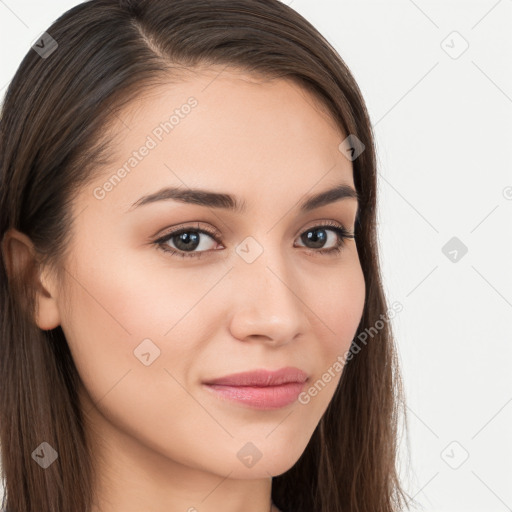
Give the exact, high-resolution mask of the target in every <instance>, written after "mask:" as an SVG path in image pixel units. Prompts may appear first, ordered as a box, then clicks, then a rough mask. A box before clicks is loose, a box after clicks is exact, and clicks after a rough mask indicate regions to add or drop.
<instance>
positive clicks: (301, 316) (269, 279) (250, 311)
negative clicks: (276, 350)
mask: <svg viewBox="0 0 512 512" xmlns="http://www.w3.org/2000/svg"><path fill="white" fill-rule="evenodd" d="M229 276H230V280H231V285H232V288H231V289H232V299H231V303H232V304H231V308H230V312H231V313H230V319H229V326H230V331H231V334H232V335H233V336H234V337H235V338H237V339H239V340H244V341H249V340H251V339H253V340H260V341H265V342H266V343H267V344H273V345H284V344H287V343H291V342H292V341H293V340H294V339H296V338H297V337H299V336H301V335H303V334H304V333H305V331H306V328H307V322H308V317H307V311H308V308H307V305H306V304H305V302H304V295H305V290H303V289H302V290H301V288H300V279H299V278H298V275H297V274H296V272H294V269H293V267H291V265H290V264H289V263H287V262H286V261H285V260H284V257H283V255H282V254H279V251H278V250H273V251H272V252H271V251H270V250H267V249H266V250H265V251H264V252H263V253H262V254H261V256H260V257H259V258H257V259H256V260H255V261H253V262H252V263H247V262H246V261H244V260H243V259H240V260H237V261H236V263H235V268H234V269H233V270H232V271H231V272H230V273H229Z"/></svg>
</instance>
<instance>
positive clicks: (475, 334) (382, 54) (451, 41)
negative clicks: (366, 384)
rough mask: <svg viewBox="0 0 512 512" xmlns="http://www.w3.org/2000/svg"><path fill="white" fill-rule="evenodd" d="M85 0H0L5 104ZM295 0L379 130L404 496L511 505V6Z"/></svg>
mask: <svg viewBox="0 0 512 512" xmlns="http://www.w3.org/2000/svg"><path fill="white" fill-rule="evenodd" d="M78 3H80V2H77V1H72V0H51V1H44V2H41V1H40V0H38V1H36V0H31V1H28V0H0V62H1V67H0V88H1V89H0V95H1V97H2V98H3V95H4V93H5V86H6V85H7V83H8V82H9V81H10V80H11V78H12V76H13V75H14V73H15V71H16V69H17V67H18V65H19V63H20V62H21V60H22V58H23V56H24V55H25V54H26V52H28V51H32V50H30V47H31V45H32V44H34V42H35V40H36V38H37V37H38V36H39V35H40V34H41V33H43V32H45V31H46V29H47V28H48V27H49V26H50V24H51V23H52V22H53V21H54V20H55V19H56V18H57V17H58V16H59V15H60V14H62V13H63V12H65V11H66V10H68V9H69V8H71V7H72V6H74V5H77V4H78ZM287 3H289V4H290V5H291V7H293V8H294V9H295V10H297V11H298V12H299V13H301V14H302V15H303V16H305V17H306V18H307V19H308V20H309V21H311V22H312V23H313V25H315V26H316V27H317V28H318V29H319V30H320V32H322V33H323V34H324V36H325V37H326V38H327V39H328V40H329V41H330V42H331V44H332V45H333V46H334V47H335V48H336V50H337V51H338V52H339V54H340V55H341V56H342V58H343V59H344V60H345V62H346V63H347V65H348V66H349V68H350V70H351V71H352V73H353V74H354V76H355V78H356V80H357V82H358V84H359V86H360V88H361V90H362V92H363V95H364V97H365V100H366V103H367V106H368V109H369V112H370V116H371V120H372V124H373V126H374V130H375V136H376V142H377V152H378V170H379V189H378V194H379V231H380V235H379V238H380V256H381V265H382V272H383V275H384V281H385V287H386V294H387V297H388V300H389V302H390V304H391V303H392V302H394V301H399V302H400V303H401V304H402V306H403V310H402V311H401V312H400V313H399V314H398V315H397V316H396V317H395V318H394V319H393V322H392V325H393V329H394V332H395V334H396V338H397V344H398V348H399V351H400V359H401V363H402V372H403V375H404V383H405V389H406V397H407V411H408V414H409V424H408V427H409V440H408V444H409V450H410V458H411V464H410V465H408V464H407V460H406V458H405V457H402V461H403V462H402V465H401V473H402V477H403V481H404V484H405V487H406V490H407V491H408V492H409V494H411V495H412V496H414V497H415V499H416V500H417V501H418V502H419V503H420V504H421V506H422V507H423V510H425V511H427V512H441V511H443V512H445V511H450V512H469V511H479V512H504V511H506V510H512V486H511V485H510V482H511V480H512V441H511V431H512V429H511V426H512V372H511V362H512V357H511V353H512V349H511V341H512V328H511V320H512V271H511V265H512V157H511V147H512V69H511V66H512V1H511V0H499V1H496V0H485V1H483V0H482V1H467V0H465V1H446V0H444V1H426V0H416V1H412V0H398V1H397V0H394V1H390V0H388V1H386V2H379V1H374V0H372V1H370V0H358V1H355V0H351V1H344V0H343V1H342V0H292V1H290V0H287ZM406 444H407V443H406V439H405V438H404V440H403V442H402V445H401V446H402V450H405V449H406V448H407V446H406Z"/></svg>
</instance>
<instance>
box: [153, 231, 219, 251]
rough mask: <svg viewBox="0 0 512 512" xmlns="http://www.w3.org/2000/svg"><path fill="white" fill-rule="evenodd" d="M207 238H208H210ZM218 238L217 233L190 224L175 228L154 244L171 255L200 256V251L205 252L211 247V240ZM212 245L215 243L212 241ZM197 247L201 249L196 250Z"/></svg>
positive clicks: (217, 241) (214, 240) (215, 240)
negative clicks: (185, 226)
mask: <svg viewBox="0 0 512 512" xmlns="http://www.w3.org/2000/svg"><path fill="white" fill-rule="evenodd" d="M205 238H206V239H205ZM207 238H210V240H208V239H207ZM218 238H219V234H218V233H216V232H215V233H214V232H210V231H208V230H206V229H202V228H200V227H199V225H198V226H197V227H194V226H191V227H187V228H181V229H175V230H173V231H171V232H170V233H167V234H166V235H164V236H163V237H161V238H159V239H158V240H156V241H155V244H157V245H158V246H159V247H160V248H161V249H162V250H163V251H165V252H169V253H171V254H172V255H173V256H181V257H183V258H185V257H188V256H191V257H200V256H201V253H202V252H207V251H208V250H209V249H211V246H212V242H216V243H220V241H219V240H218ZM203 239H205V240H203ZM170 243H172V246H169V244H170ZM214 245H215V243H213V246H214ZM173 246H174V247H173ZM209 246H210V247H209ZM198 248H200V249H201V250H199V251H196V249H198ZM193 251H194V252H193Z"/></svg>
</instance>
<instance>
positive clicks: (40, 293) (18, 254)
mask: <svg viewBox="0 0 512 512" xmlns="http://www.w3.org/2000/svg"><path fill="white" fill-rule="evenodd" d="M2 253H3V259H4V262H5V267H6V271H7V274H8V276H9V279H13V278H14V279H24V280H27V281H28V283H27V284H28V285H29V286H30V287H33V288H34V289H35V300H36V304H35V306H36V308H35V309H36V311H35V322H36V324H37V326H38V327H39V328H40V329H43V330H50V329H54V328H55V327H57V326H58V325H60V312H59V308H58V304H57V300H56V299H57V296H56V290H57V286H56V283H55V282H53V280H52V279H51V277H50V276H49V274H48V275H47V272H46V270H45V269H44V268H41V265H40V264H39V260H38V258H37V253H36V250H35V249H34V244H33V243H32V241H31V240H30V238H29V237H28V236H26V235H25V234H23V233H21V232H20V231H18V230H16V229H14V228H11V229H9V230H8V231H7V232H6V233H5V235H4V237H3V239H2Z"/></svg>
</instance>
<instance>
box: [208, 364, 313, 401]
mask: <svg viewBox="0 0 512 512" xmlns="http://www.w3.org/2000/svg"><path fill="white" fill-rule="evenodd" d="M308 378H309V377H308V375H307V374H306V373H305V372H303V371H302V370H299V369H298V368H294V367H286V368H281V369H280V370H277V371H269V370H255V371H250V372H243V373H235V374H231V375H226V376H224V377H220V378H217V379H213V380H209V381H206V382H203V385H204V386H205V388H206V389H208V390H209V391H210V392H213V393H214V394H215V395H216V396H217V397H218V398H221V399H223V400H227V401H234V402H238V403H240V404H242V405H246V406H249V407H252V408H255V409H279V408H281V407H286V406H287V405H290V404H292V403H293V402H295V401H296V400H297V397H298V395H299V394H300V392H301V391H302V389H303V388H304V385H305V383H306V381H307V380H308Z"/></svg>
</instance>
